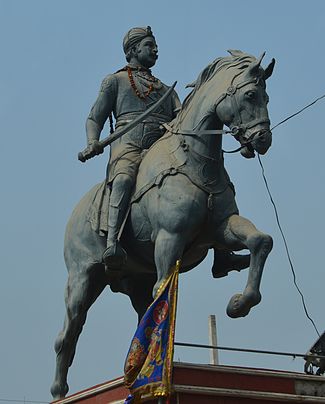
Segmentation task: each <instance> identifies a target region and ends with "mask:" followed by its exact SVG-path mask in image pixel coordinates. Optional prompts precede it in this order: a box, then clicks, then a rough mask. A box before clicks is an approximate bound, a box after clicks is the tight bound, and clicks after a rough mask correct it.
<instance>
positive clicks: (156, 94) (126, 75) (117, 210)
mask: <svg viewBox="0 0 325 404" xmlns="http://www.w3.org/2000/svg"><path fill="white" fill-rule="evenodd" d="M123 49H124V53H125V56H126V60H127V62H128V64H127V65H126V66H125V67H123V68H122V69H120V70H118V71H117V72H116V73H114V74H111V75H108V76H107V77H106V78H105V79H104V80H103V82H102V85H101V88H100V91H99V95H98V98H97V100H96V102H95V104H94V105H93V107H92V109H91V111H90V114H89V116H88V119H87V122H86V131H87V141H88V149H89V150H90V151H91V152H92V153H93V154H100V153H102V151H103V150H102V148H101V147H100V145H99V142H98V140H99V137H100V133H101V131H102V129H103V126H104V124H105V122H106V120H107V119H108V118H109V119H110V122H112V114H113V115H114V118H115V120H116V128H119V127H121V126H122V125H125V124H127V123H129V122H131V121H132V120H134V118H136V117H137V116H139V115H140V114H142V113H143V112H144V111H145V110H146V109H148V108H149V107H150V106H151V105H152V104H154V103H155V102H156V101H158V100H159V99H160V98H161V97H162V96H163V95H164V93H166V92H167V91H168V89H169V87H168V86H166V85H165V84H163V83H162V82H161V81H160V80H158V79H157V78H156V77H154V76H153V75H152V74H151V70H150V68H151V67H152V66H154V65H155V63H156V60H157V58H158V48H157V44H156V40H155V37H154V36H153V33H152V31H151V28H150V27H146V28H139V27H137V28H132V29H130V30H129V31H128V33H127V34H126V35H125V37H124V40H123ZM180 107H181V104H180V101H179V98H178V96H177V94H176V92H175V91H173V93H172V94H171V96H170V97H168V98H167V100H165V102H164V103H163V104H162V105H161V106H160V107H159V109H158V110H156V111H155V112H154V113H152V114H151V115H150V116H148V117H147V118H146V119H145V121H144V122H141V123H140V124H138V125H137V126H136V127H135V128H134V129H132V130H131V131H130V132H127V133H126V134H125V135H124V136H122V137H121V138H119V139H118V140H115V141H114V142H113V143H112V144H111V151H110V159H109V164H108V174H107V185H108V187H109V188H110V199H109V209H108V234H107V247H106V249H105V251H104V253H103V261H104V263H105V264H106V266H107V267H109V268H113V269H118V268H119V267H120V266H121V264H122V263H123V262H124V261H125V260H126V252H125V250H124V249H123V248H122V246H121V245H120V243H119V240H118V235H119V232H120V229H121V226H122V223H123V220H124V219H125V216H126V214H127V210H128V205H129V203H130V196H131V192H132V188H133V186H134V183H135V179H136V176H137V172H138V167H139V164H140V162H141V158H142V152H143V151H144V150H146V149H148V148H149V147H150V146H151V145H152V144H153V143H154V142H155V141H156V140H158V139H159V138H160V137H161V136H162V135H163V131H162V129H161V124H162V123H165V122H170V121H171V120H173V119H174V118H175V117H176V114H177V112H178V111H179V109H180Z"/></svg>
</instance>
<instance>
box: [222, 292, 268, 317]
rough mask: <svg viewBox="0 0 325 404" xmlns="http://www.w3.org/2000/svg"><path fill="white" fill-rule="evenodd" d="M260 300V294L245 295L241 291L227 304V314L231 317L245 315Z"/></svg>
mask: <svg viewBox="0 0 325 404" xmlns="http://www.w3.org/2000/svg"><path fill="white" fill-rule="evenodd" d="M260 301H261V295H260V294H258V295H256V296H247V295H243V294H242V293H237V294H236V295H234V296H233V297H232V298H231V299H230V301H229V303H228V306H227V314H228V316H229V317H231V318H238V317H245V316H247V314H248V313H249V312H250V310H251V308H252V307H254V306H256V305H257V304H258V303H259V302H260Z"/></svg>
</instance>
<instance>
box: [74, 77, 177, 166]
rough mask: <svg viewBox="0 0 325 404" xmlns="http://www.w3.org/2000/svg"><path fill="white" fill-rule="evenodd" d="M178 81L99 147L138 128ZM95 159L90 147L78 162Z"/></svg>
mask: <svg viewBox="0 0 325 404" xmlns="http://www.w3.org/2000/svg"><path fill="white" fill-rule="evenodd" d="M176 83H177V81H175V83H174V84H173V85H172V86H171V87H170V88H169V89H168V91H167V92H166V93H165V94H164V95H163V96H162V97H161V98H160V100H158V101H157V102H156V103H155V104H153V105H152V106H151V107H150V108H148V109H147V110H146V111H144V112H143V114H141V115H139V116H138V117H137V118H135V119H134V120H133V121H132V122H130V123H129V124H127V125H125V126H124V127H122V128H121V129H117V130H116V131H115V132H114V133H112V134H111V135H110V136H108V137H106V138H105V139H103V140H101V141H99V142H98V143H99V146H101V147H102V148H105V147H106V146H108V145H110V144H111V143H113V142H114V140H116V139H119V138H120V137H121V136H123V135H124V134H125V133H126V132H129V131H130V130H131V129H133V128H134V127H135V126H137V125H138V124H139V123H140V122H141V121H143V120H144V119H145V118H147V117H148V116H149V115H150V114H152V113H153V112H154V111H155V110H156V109H157V108H158V107H159V106H160V105H161V104H162V103H163V102H164V101H165V100H166V99H167V98H168V97H169V96H170V95H171V93H172V92H173V90H174V88H175V86H176ZM92 157H94V154H93V152H91V151H90V150H89V148H88V147H86V148H85V150H83V151H82V152H80V153H78V160H79V161H81V162H82V163H84V162H85V161H87V160H89V159H91V158H92Z"/></svg>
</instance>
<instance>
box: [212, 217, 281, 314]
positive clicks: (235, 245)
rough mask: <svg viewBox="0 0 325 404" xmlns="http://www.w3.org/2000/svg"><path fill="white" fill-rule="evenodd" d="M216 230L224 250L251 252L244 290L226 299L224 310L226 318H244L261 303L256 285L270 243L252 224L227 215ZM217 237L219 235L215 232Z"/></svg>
mask: <svg viewBox="0 0 325 404" xmlns="http://www.w3.org/2000/svg"><path fill="white" fill-rule="evenodd" d="M220 230H221V233H222V237H223V241H222V242H223V243H225V245H226V246H227V247H229V248H231V249H233V250H240V249H243V248H248V249H249V251H250V253H251V257H250V266H249V273H248V279H247V284H246V287H245V289H244V291H243V293H240V294H236V295H234V296H233V297H232V298H231V299H230V302H229V304H228V307H227V314H228V316H230V317H233V318H236V317H244V316H246V315H247V314H248V313H249V311H250V309H251V308H252V307H253V306H256V305H257V304H258V303H259V302H260V301H261V293H260V283H261V278H262V273H263V268H264V264H265V261H266V258H267V256H268V254H269V253H270V251H271V250H272V246H273V241H272V238H271V236H269V235H267V234H264V233H262V232H260V231H259V230H257V229H256V227H255V226H254V225H253V223H252V222H250V221H249V220H247V219H245V218H243V217H241V216H238V215H232V216H230V217H229V218H228V219H227V220H226V221H225V222H224V223H223V226H222V227H221V229H220ZM218 235H219V236H220V233H219V232H218ZM218 241H219V238H218Z"/></svg>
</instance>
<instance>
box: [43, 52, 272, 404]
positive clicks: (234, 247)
mask: <svg viewBox="0 0 325 404" xmlns="http://www.w3.org/2000/svg"><path fill="white" fill-rule="evenodd" d="M229 53H230V56H225V57H221V58H217V59H215V60H214V61H213V62H212V63H210V64H209V65H208V66H207V67H206V68H205V69H204V70H203V71H202V72H201V73H200V75H199V76H198V78H197V80H196V81H195V83H194V84H193V85H192V87H194V88H193V89H192V91H191V92H190V93H189V95H188V96H187V97H186V99H185V100H184V102H183V105H182V108H181V111H180V112H179V113H178V115H177V117H176V118H175V119H174V121H172V122H170V123H169V124H165V129H166V132H165V134H164V135H163V136H162V137H161V138H160V139H159V140H157V141H156V142H155V143H154V144H153V145H152V146H151V148H149V150H148V151H147V152H146V154H145V155H144V157H143V160H142V162H141V164H140V167H139V172H138V177H137V182H136V186H135V190H134V194H133V198H132V201H131V206H130V211H129V214H128V216H127V220H126V222H125V225H124V229H123V233H122V235H121V243H122V245H123V247H124V248H125V250H126V251H127V255H128V258H127V261H126V263H125V264H124V266H123V267H122V268H121V270H120V271H115V272H114V271H109V270H107V268H105V265H104V264H103V262H102V254H103V251H104V249H105V246H106V239H105V237H104V236H103V235H101V234H100V232H98V231H95V230H94V227H93V226H92V224H91V220H90V219H89V217H90V216H89V211H90V209H91V207H92V206H93V204H94V200H95V195H98V193H99V191H100V189H103V188H104V187H105V186H103V185H102V184H99V185H96V186H95V187H93V188H92V189H91V190H90V191H89V192H88V193H87V194H86V195H85V196H84V197H83V198H82V200H81V201H80V202H79V204H78V205H77V206H76V208H75V209H74V211H73V213H72V216H71V218H70V220H69V222H68V224H67V228H66V233H65V241H64V258H65V263H66V266H67V270H68V281H67V285H66V289H65V304H66V316H65V320H64V326H63V329H62V331H61V332H60V333H59V335H58V337H57V339H56V341H55V351H56V355H57V357H56V371H55V379H54V382H53V384H52V387H51V393H52V395H53V398H54V399H59V398H62V397H65V395H66V394H67V392H68V390H69V387H68V384H67V375H68V369H69V367H70V366H71V364H72V361H73V358H74V355H75V350H76V344H77V341H78V338H79V335H80V333H81V331H82V328H83V325H84V323H85V321H86V316H87V312H88V310H89V308H90V307H91V305H92V304H93V303H94V302H95V300H96V299H97V297H98V296H99V295H100V294H101V293H102V292H103V290H104V288H105V287H106V286H107V285H109V286H110V288H111V290H112V291H113V292H121V293H124V294H126V295H128V296H129V298H130V300H131V303H132V306H133V308H134V309H135V311H136V312H137V314H138V317H139V319H141V317H142V316H143V314H144V313H145V311H146V309H147V307H148V306H149V305H150V303H151V302H152V299H153V296H154V295H155V293H156V291H157V290H158V288H159V286H160V285H161V284H162V282H164V280H165V279H166V278H167V277H168V275H169V273H170V271H171V268H172V267H173V266H174V265H175V263H176V261H177V260H181V270H180V272H186V271H188V270H190V269H192V268H194V267H195V266H197V265H198V264H199V263H200V262H201V261H202V260H203V259H204V258H205V256H206V255H207V252H208V250H209V249H211V248H213V249H215V251H240V250H243V249H248V250H249V253H250V260H249V270H248V279H247V284H246V286H245V289H244V291H243V292H242V293H240V294H236V295H234V296H233V297H232V298H231V299H230V302H229V304H228V306H227V314H228V315H229V316H230V317H233V318H236V317H243V316H246V315H247V314H248V313H249V311H250V310H251V308H252V307H254V306H255V305H257V304H258V303H259V302H260V301H261V294H260V290H259V288H260V282H261V276H262V272H263V267H264V264H265V261H266V258H267V256H268V254H269V253H270V251H271V249H272V238H271V236H269V235H267V234H265V233H263V232H261V231H259V230H257V229H256V227H255V226H254V225H253V223H252V222H250V221H249V220H248V219H245V218H244V217H242V216H240V215H239V212H238V208H237V205H236V202H235V193H234V187H233V185H232V183H231V181H230V178H229V176H228V174H227V172H226V170H225V168H224V160H223V152H222V134H224V133H227V132H228V133H230V134H231V135H233V136H234V137H235V139H236V140H237V141H238V142H239V143H240V145H241V146H240V147H241V153H242V155H243V156H244V157H247V158H249V157H253V156H254V153H255V151H256V152H257V153H259V154H265V153H266V152H267V150H268V149H269V147H270V146H271V142H272V134H271V131H270V121H269V117H268V110H267V103H268V95H267V93H266V80H267V79H268V78H269V77H270V76H271V74H272V72H273V67H274V63H275V60H274V59H272V62H271V63H270V64H269V65H268V67H267V68H266V69H263V68H262V67H261V61H262V58H263V56H264V54H263V55H262V56H261V57H259V58H255V57H254V56H251V55H249V54H247V53H244V52H241V51H237V50H236V51H235V50H233V51H229ZM224 125H225V126H227V127H228V128H229V130H224V129H223V128H224ZM217 276H218V275H217Z"/></svg>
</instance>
